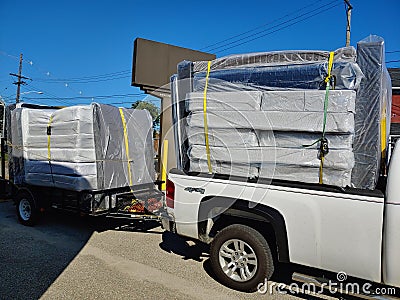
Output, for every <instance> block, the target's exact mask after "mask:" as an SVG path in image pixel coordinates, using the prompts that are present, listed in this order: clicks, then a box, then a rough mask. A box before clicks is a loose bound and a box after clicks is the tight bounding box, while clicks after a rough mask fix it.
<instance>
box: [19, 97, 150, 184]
mask: <svg viewBox="0 0 400 300" xmlns="http://www.w3.org/2000/svg"><path fill="white" fill-rule="evenodd" d="M12 123H13V124H14V127H15V130H14V129H13V130H12V144H13V145H12V156H13V161H14V163H13V166H14V167H13V170H12V172H13V173H14V182H15V183H17V184H21V183H27V184H32V185H39V186H50V187H51V186H53V187H58V188H64V189H69V190H77V191H80V190H99V189H110V188H116V187H123V186H133V185H136V184H142V183H151V182H153V181H154V163H153V143H152V119H151V116H150V114H149V112H147V111H144V110H134V109H125V108H121V109H119V108H117V107H113V106H109V105H102V104H97V103H93V104H91V105H80V106H71V107H66V108H62V109H58V110H48V109H31V108H24V107H20V108H16V109H15V110H13V112H12Z"/></svg>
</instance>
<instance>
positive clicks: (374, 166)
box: [351, 35, 391, 189]
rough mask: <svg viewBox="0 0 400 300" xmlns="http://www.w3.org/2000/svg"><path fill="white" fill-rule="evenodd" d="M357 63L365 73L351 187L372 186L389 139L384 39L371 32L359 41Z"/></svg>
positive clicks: (358, 97) (362, 82)
mask: <svg viewBox="0 0 400 300" xmlns="http://www.w3.org/2000/svg"><path fill="white" fill-rule="evenodd" d="M357 63H358V65H359V66H360V68H361V70H362V72H363V73H364V76H365V77H364V78H363V80H362V81H361V85H360V89H359V91H358V92H357V98H356V115H355V139H354V155H355V161H356V164H355V167H354V169H353V172H352V179H351V182H352V186H353V187H357V188H364V189H374V188H375V186H376V184H377V181H378V177H379V173H380V166H381V158H382V157H385V152H386V149H387V147H388V143H389V134H388V130H389V128H390V109H391V83H390V77H389V76H388V71H387V69H386V66H385V43H384V40H383V39H382V38H381V37H378V36H374V35H372V36H369V37H367V38H365V39H364V40H362V41H360V42H358V44H357ZM384 163H386V162H384Z"/></svg>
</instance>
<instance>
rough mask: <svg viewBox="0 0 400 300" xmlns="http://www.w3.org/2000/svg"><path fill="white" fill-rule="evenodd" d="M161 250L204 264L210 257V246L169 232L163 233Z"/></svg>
mask: <svg viewBox="0 0 400 300" xmlns="http://www.w3.org/2000/svg"><path fill="white" fill-rule="evenodd" d="M159 246H160V248H161V249H162V250H164V251H166V252H168V253H174V254H177V255H180V256H182V259H184V260H188V259H192V260H195V261H198V262H202V261H203V260H204V259H206V258H207V257H208V256H209V254H208V253H209V247H208V245H206V244H204V243H201V242H199V241H196V242H193V241H190V240H188V239H185V238H184V237H181V236H178V235H176V234H174V233H171V232H169V231H165V232H163V233H162V242H161V243H160V245H159Z"/></svg>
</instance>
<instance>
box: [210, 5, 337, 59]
mask: <svg viewBox="0 0 400 300" xmlns="http://www.w3.org/2000/svg"><path fill="white" fill-rule="evenodd" d="M339 5H341V3H338V4H335V5H333V6H330V7H328V8H326V9H323V10H321V11H319V12H316V13H315V14H313V15H311V16H308V17H305V18H303V19H300V20H298V21H296V22H293V23H290V24H288V25H286V26H283V27H280V28H278V29H276V30H273V31H271V32H267V33H265V34H263V35H260V36H257V37H254V38H252V39H250V40H247V41H244V42H242V43H239V44H236V45H233V46H231V47H227V48H224V49H222V50H219V51H217V53H220V52H224V51H226V50H229V49H232V48H236V47H238V46H241V45H244V44H247V43H249V42H252V41H255V40H257V39H260V38H263V37H265V36H267V35H270V34H273V33H275V32H277V31H280V30H283V29H286V28H288V27H291V26H293V25H296V24H298V23H300V22H302V21H305V20H308V19H310V18H312V17H315V16H317V15H319V14H322V13H324V12H326V11H328V10H330V9H332V8H335V7H337V6H339ZM306 14H309V13H306ZM303 15H305V14H303ZM299 17H301V16H299ZM299 17H296V18H294V19H293V20H290V21H294V20H296V19H298V18H299ZM288 22H289V21H286V22H283V23H281V24H279V25H277V26H281V25H283V24H284V23H288ZM277 26H274V27H277ZM271 29H272V28H271ZM264 31H267V30H264ZM256 35H257V34H256ZM250 37H251V36H249V37H247V38H250ZM247 38H244V39H247ZM244 39H241V40H244ZM238 41H239V40H238ZM229 44H233V43H229ZM227 45H228V44H227ZM218 48H221V47H218Z"/></svg>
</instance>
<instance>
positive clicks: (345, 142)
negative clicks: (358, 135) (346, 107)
mask: <svg viewBox="0 0 400 300" xmlns="http://www.w3.org/2000/svg"><path fill="white" fill-rule="evenodd" d="M256 135H257V137H258V140H259V145H260V146H265V147H284V148H301V147H306V146H308V147H307V148H309V149H318V147H319V144H318V143H316V144H314V145H313V146H309V145H311V144H313V143H315V141H317V140H318V139H320V138H321V134H320V133H308V132H300V133H295V132H280V131H274V132H271V131H258V130H257V131H256ZM325 137H326V139H327V140H328V143H329V149H347V150H352V149H353V139H354V135H353V134H327V135H325Z"/></svg>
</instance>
